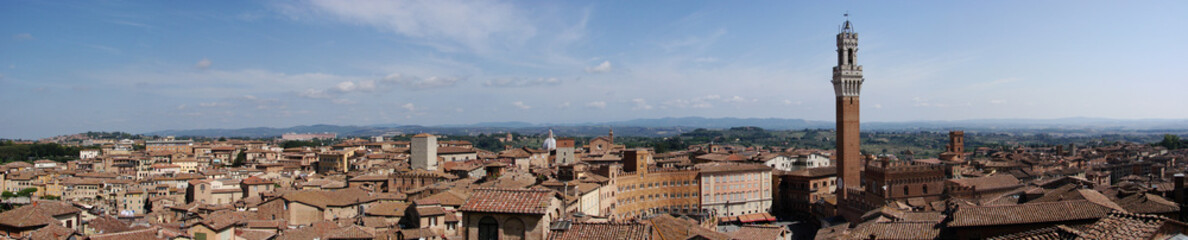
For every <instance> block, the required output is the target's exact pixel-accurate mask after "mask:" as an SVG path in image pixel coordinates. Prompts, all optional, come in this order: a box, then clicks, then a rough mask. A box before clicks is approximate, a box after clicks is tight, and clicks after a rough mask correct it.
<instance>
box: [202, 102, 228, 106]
mask: <svg viewBox="0 0 1188 240" xmlns="http://www.w3.org/2000/svg"><path fill="white" fill-rule="evenodd" d="M227 105H230V104H228V103H224V102H203V103H198V106H199V107H223V106H227Z"/></svg>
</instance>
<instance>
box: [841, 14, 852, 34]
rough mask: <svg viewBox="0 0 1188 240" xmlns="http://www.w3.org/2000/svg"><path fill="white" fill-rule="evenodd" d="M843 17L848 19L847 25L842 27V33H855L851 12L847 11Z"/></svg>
mask: <svg viewBox="0 0 1188 240" xmlns="http://www.w3.org/2000/svg"><path fill="white" fill-rule="evenodd" d="M842 16H844V17H846V23H845V24H844V25H842V32H853V31H854V25H853V24H850V11H846V13H845V14H842Z"/></svg>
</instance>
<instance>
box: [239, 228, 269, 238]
mask: <svg viewBox="0 0 1188 240" xmlns="http://www.w3.org/2000/svg"><path fill="white" fill-rule="evenodd" d="M274 236H276V233H275V232H274V231H271V230H253V229H235V237H236V238H235V239H243V240H268V239H272V237H274Z"/></svg>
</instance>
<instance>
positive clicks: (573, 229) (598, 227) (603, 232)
mask: <svg viewBox="0 0 1188 240" xmlns="http://www.w3.org/2000/svg"><path fill="white" fill-rule="evenodd" d="M651 234H652V227H651V226H648V225H644V224H638V223H573V225H571V226H570V227H569V229H565V230H553V231H551V232H549V238H548V239H549V240H585V239H624V240H626V239H648V237H650V236H651Z"/></svg>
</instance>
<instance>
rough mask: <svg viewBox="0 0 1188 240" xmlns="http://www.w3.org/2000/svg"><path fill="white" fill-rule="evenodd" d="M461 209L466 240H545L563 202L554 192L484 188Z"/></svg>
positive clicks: (472, 196) (475, 193)
mask: <svg viewBox="0 0 1188 240" xmlns="http://www.w3.org/2000/svg"><path fill="white" fill-rule="evenodd" d="M459 210H460V211H462V224H463V232H462V235H463V236H465V239H477V240H488V239H490V240H495V239H530V240H531V239H545V237H547V236H548V235H549V231H550V229H549V226H550V225H551V224H552V222H553V220H554V219H556V218H557V217H559V216H561V200H560V199H557V197H556V195H555V194H553V191H551V190H543V189H498V188H485V189H477V190H475V191H474V193H473V194H472V195H471V196H470V199H467V201H466V204H463V205H462V208H461V209H459Z"/></svg>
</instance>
